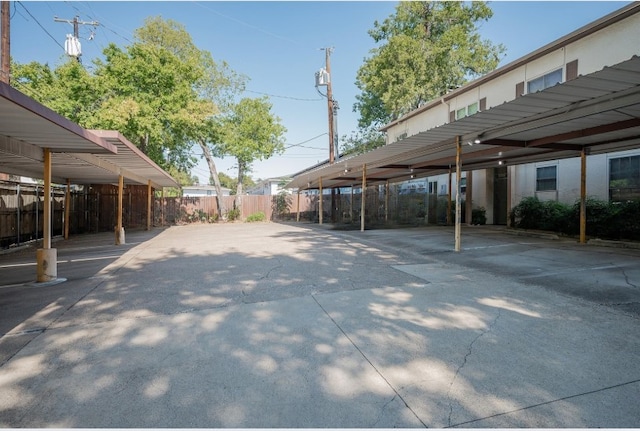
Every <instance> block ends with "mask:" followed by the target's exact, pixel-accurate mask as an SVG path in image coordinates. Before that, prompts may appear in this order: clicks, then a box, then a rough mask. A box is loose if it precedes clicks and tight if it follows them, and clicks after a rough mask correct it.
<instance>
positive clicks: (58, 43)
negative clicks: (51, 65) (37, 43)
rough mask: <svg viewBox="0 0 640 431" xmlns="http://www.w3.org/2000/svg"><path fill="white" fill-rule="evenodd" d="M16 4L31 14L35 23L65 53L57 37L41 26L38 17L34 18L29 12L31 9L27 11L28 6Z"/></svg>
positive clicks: (20, 3)
mask: <svg viewBox="0 0 640 431" xmlns="http://www.w3.org/2000/svg"><path fill="white" fill-rule="evenodd" d="M16 3H18V4H19V5H20V6H22V8H23V9H24V10H25V11H26V12H27V13H28V14H29V16H30V17H31V18H32V19H33V20H34V21H35V22H36V23H37V24H38V25H39V26H40V28H41V29H42V30H43V31H44V32H45V33H47V34H48V35H49V37H50V38H51V40H53V41H54V42H55V43H56V45H58V46H59V47H60V48H61V49H62V51H64V46H62V45H61V44H60V42H58V41H57V40H56V38H55V37H53V36H52V35H51V33H49V31H47V29H46V28H44V26H43V25H42V24H40V21H38V20H37V19H36V17H35V16H33V15H32V14H31V12H29V9H27V8H26V6H25V5H23V4H22V2H16Z"/></svg>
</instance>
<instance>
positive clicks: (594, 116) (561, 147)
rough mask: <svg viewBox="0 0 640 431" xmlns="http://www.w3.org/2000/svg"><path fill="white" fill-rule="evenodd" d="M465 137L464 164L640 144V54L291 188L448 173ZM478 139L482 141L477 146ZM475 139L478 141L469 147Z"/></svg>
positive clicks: (307, 175) (320, 169)
mask: <svg viewBox="0 0 640 431" xmlns="http://www.w3.org/2000/svg"><path fill="white" fill-rule="evenodd" d="M457 137H460V139H461V140H462V143H463V149H462V156H461V157H462V170H465V171H468V170H475V169H483V168H488V167H493V166H497V165H498V162H502V163H503V165H514V164H522V163H530V162H536V161H544V160H555V159H561V158H569V157H578V156H579V155H580V152H581V151H582V150H583V148H584V149H585V150H586V151H588V152H589V153H590V154H597V153H604V152H611V151H620V150H625V149H633V148H640V58H638V57H637V56H633V57H632V58H631V59H629V60H627V61H624V62H622V63H619V64H616V65H614V66H611V67H606V68H604V69H603V70H600V71H598V72H594V73H591V74H589V75H585V76H579V77H578V78H576V79H574V80H571V81H568V82H564V83H562V84H558V85H556V86H554V87H551V88H548V89H546V90H543V91H540V92H537V93H532V94H527V95H524V96H522V97H519V98H517V99H515V100H513V101H510V102H506V103H503V104H502V105H499V106H495V107H493V108H491V109H488V110H486V111H483V112H478V113H477V114H475V115H472V116H469V117H466V118H463V119H460V120H457V121H454V122H451V123H447V124H444V125H442V126H439V127H436V128H433V129H431V130H427V131H424V132H421V133H418V134H416V135H413V136H410V137H407V138H405V139H403V140H401V141H397V142H394V143H391V144H389V145H385V146H384V147H381V148H378V149H376V150H373V151H370V152H368V153H365V154H361V155H357V156H352V157H345V158H342V159H339V160H338V161H336V162H335V163H334V164H332V165H329V164H323V165H319V166H315V167H312V168H309V169H307V170H305V171H302V172H299V173H297V174H295V175H294V179H293V180H292V181H291V182H290V183H289V184H288V185H287V187H288V188H298V189H315V188H318V187H319V184H320V179H322V186H323V187H324V188H331V187H347V186H351V185H357V184H360V183H361V181H362V171H363V166H364V165H366V170H367V175H366V176H367V183H368V184H375V183H381V182H386V181H390V182H399V181H404V180H408V179H410V178H412V177H414V178H419V177H426V176H431V175H437V174H441V173H445V172H448V171H449V169H451V168H452V167H453V168H455V166H456V139H457ZM476 139H479V140H480V144H474V141H475V140H476ZM467 144H472V145H467Z"/></svg>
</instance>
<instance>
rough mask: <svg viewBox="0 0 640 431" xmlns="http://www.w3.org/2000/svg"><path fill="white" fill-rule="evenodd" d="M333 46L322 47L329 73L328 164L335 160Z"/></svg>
mask: <svg viewBox="0 0 640 431" xmlns="http://www.w3.org/2000/svg"><path fill="white" fill-rule="evenodd" d="M332 51H333V48H324V52H325V69H326V71H327V75H329V82H327V109H328V113H329V115H328V118H329V164H331V165H332V164H333V162H334V161H335V154H334V148H333V147H334V140H335V139H334V138H335V137H334V135H333V132H334V130H333V90H332V88H331V52H332Z"/></svg>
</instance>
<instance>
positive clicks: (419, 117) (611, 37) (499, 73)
mask: <svg viewBox="0 0 640 431" xmlns="http://www.w3.org/2000/svg"><path fill="white" fill-rule="evenodd" d="M639 40H640V4H638V3H635V4H631V5H630V6H626V7H624V8H622V9H620V10H618V11H616V12H614V13H612V14H609V15H607V16H605V17H603V18H601V19H599V20H597V21H595V22H593V23H591V24H588V25H586V26H584V27H582V28H580V29H578V30H576V31H574V32H572V33H570V34H568V35H566V36H564V37H562V38H560V39H558V40H556V41H554V42H552V43H550V44H548V45H546V46H544V47H542V48H540V49H538V50H536V51H534V52H532V53H530V54H528V55H526V56H524V57H522V58H520V59H518V60H515V61H513V62H511V63H509V64H507V65H505V66H503V67H500V68H498V69H496V70H494V71H493V72H491V73H489V74H487V75H485V76H483V77H481V78H479V79H476V80H474V81H472V82H470V83H468V84H466V85H464V86H462V87H461V88H459V89H457V90H454V91H452V92H450V93H448V94H446V95H445V96H443V97H441V98H438V99H437V100H434V101H432V102H430V103H427V104H425V105H424V106H422V107H420V108H418V109H416V110H414V111H412V112H410V113H408V114H406V115H404V116H403V117H401V118H399V119H398V120H395V121H393V122H391V123H389V124H388V125H386V126H384V127H383V129H382V130H383V131H385V132H386V135H387V144H391V143H396V142H401V141H402V140H403V139H406V138H407V137H411V136H414V135H417V134H419V133H429V131H430V130H432V129H436V128H438V127H440V126H442V125H445V124H447V123H454V122H456V121H457V120H460V119H463V118H466V117H473V116H474V114H476V113H479V112H484V111H490V110H491V108H493V107H497V106H500V105H502V104H504V103H506V102H509V101H513V100H515V99H517V98H519V97H521V96H524V95H526V94H532V93H536V92H538V91H542V90H545V89H548V88H551V87H554V86H559V85H561V84H563V83H565V82H569V81H571V80H573V79H576V78H578V77H580V76H585V75H589V74H592V73H595V72H599V71H602V70H604V69H606V68H607V67H610V66H614V65H617V64H621V63H623V62H625V61H628V60H630V59H634V58H636V57H637V56H638V55H640V45H639V44H638V41H639ZM620 75H622V74H620ZM616 79H620V80H624V77H623V76H617V77H616ZM630 79H631V78H630ZM612 85H613V84H612ZM589 91H591V90H590V89H588V88H585V89H584V92H585V95H586V94H590V93H589ZM593 93H594V94H596V92H595V91H594V92H593ZM558 97H559V98H561V97H562V96H561V95H560V94H559V96H558ZM636 117H637V116H636ZM629 121H634V119H633V118H631V117H630V119H629ZM634 124H635V123H634ZM588 127H589V124H588V123H585V124H584V128H588ZM601 133H604V132H601ZM558 139H559V140H558V142H562V139H561V138H560V137H559V138H558ZM565 139H567V138H565ZM594 139H596V140H597V139H606V138H605V137H604V136H603V137H602V138H601V137H599V136H597V134H595V135H594ZM466 144H467V143H466V142H465V145H466ZM472 144H473V143H472V142H470V143H469V145H472ZM576 156H578V154H576ZM586 163H587V171H588V172H589V175H588V176H587V179H586V189H587V194H588V196H593V197H596V198H599V199H602V200H612V201H620V200H626V199H632V198H638V197H639V196H640V150H637V149H632V150H627V151H618V152H608V153H604V154H593V155H589V156H588V157H587V162H586ZM580 165H581V159H580V157H573V158H562V159H557V160H547V161H541V162H536V163H527V164H513V165H510V164H509V160H502V159H501V158H500V153H498V154H497V156H496V159H495V166H493V167H488V168H484V169H478V170H471V171H469V172H463V179H462V181H464V183H462V184H461V186H465V185H467V179H471V178H472V181H473V183H474V184H475V185H476V186H475V187H474V192H473V197H472V201H473V206H474V207H479V206H481V207H484V208H486V210H487V213H486V215H487V220H488V223H493V224H506V223H507V214H508V203H509V202H510V203H511V206H512V207H513V206H515V205H517V204H518V202H520V200H522V199H523V198H525V197H529V196H537V197H538V198H539V199H541V200H557V201H560V202H564V203H574V202H575V201H576V200H577V199H579V198H580V181H581V178H580V176H581V175H580V169H581V168H580ZM424 181H425V183H424V184H425V185H424V186H423V188H424V189H428V190H429V193H431V192H436V190H437V192H436V193H438V194H444V193H446V192H448V190H447V188H448V184H449V176H448V175H447V174H442V175H434V176H431V177H426V179H425V180H424ZM470 181H471V180H470ZM414 186H417V185H414ZM407 187H408V188H409V189H410V188H411V185H408V186H407ZM456 187H457V185H456V184H455V179H454V180H453V183H452V186H451V188H452V189H454V190H455V188H456Z"/></svg>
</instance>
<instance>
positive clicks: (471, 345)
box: [447, 310, 501, 427]
mask: <svg viewBox="0 0 640 431" xmlns="http://www.w3.org/2000/svg"><path fill="white" fill-rule="evenodd" d="M500 315H501V313H500V310H498V315H497V316H496V317H495V319H493V322H491V324H490V325H489V326H488V327H487V329H485V330H484V331H482V332H481V333H480V334H478V336H477V337H476V338H474V339H473V340H472V341H471V343H470V344H469V347H468V348H467V353H466V355H464V358H463V360H462V364H460V366H459V367H458V369H457V370H456V373H455V375H454V376H453V379H451V384H450V385H449V390H448V391H447V399H448V400H449V417H448V418H447V424H448V425H447V427H451V416H452V415H453V400H452V399H451V390H452V389H453V385H454V384H455V382H456V379H457V378H458V375H459V374H460V372H461V371H462V369H463V368H464V367H465V365H467V360H468V359H469V356H471V353H473V345H474V344H475V343H476V341H478V340H479V339H480V338H482V337H483V336H484V335H485V334H487V333H489V332H491V330H492V329H493V328H494V327H495V325H496V323H497V322H498V319H500Z"/></svg>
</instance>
